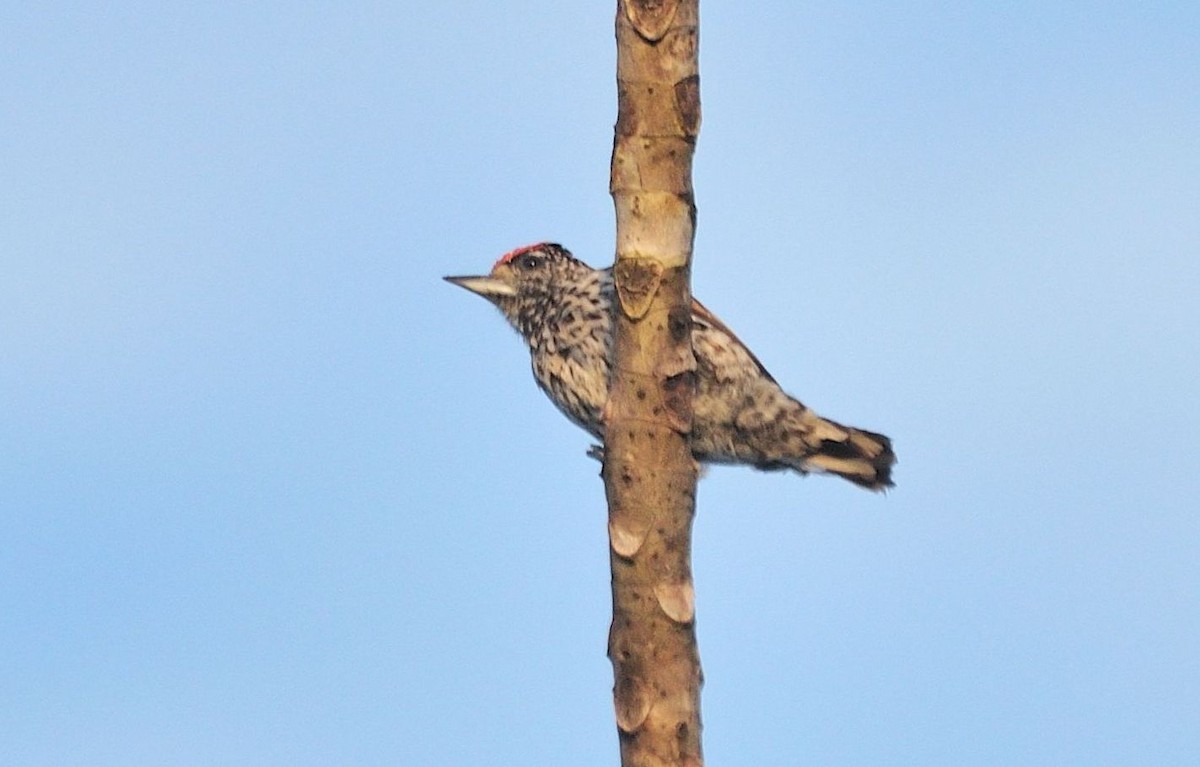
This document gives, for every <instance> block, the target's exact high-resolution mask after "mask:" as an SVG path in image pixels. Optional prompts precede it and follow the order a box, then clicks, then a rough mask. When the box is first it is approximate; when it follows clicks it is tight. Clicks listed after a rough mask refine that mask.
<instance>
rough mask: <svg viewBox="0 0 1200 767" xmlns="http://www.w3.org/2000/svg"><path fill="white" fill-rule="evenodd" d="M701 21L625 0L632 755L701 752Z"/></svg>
mask: <svg viewBox="0 0 1200 767" xmlns="http://www.w3.org/2000/svg"><path fill="white" fill-rule="evenodd" d="M698 23H699V20H698V0H677V1H674V2H673V1H672V0H618V4H617V22H616V34H617V92H618V114H617V124H616V128H615V131H614V133H615V136H614V140H613V156H612V175H611V182H610V191H611V192H612V196H613V204H614V206H615V208H616V214H617V248H616V250H617V261H616V268H615V275H616V285H617V292H618V297H619V309H618V310H617V311H616V314H617V317H616V342H615V358H616V359H615V365H614V367H613V378H612V382H611V394H610V398H609V402H608V405H607V407H606V408H605V417H604V420H605V458H604V472H603V474H604V484H605V492H606V494H607V496H608V509H609V517H608V518H609V543H610V560H611V564H612V592H613V622H612V627H611V628H610V631H609V640H608V655H609V658H610V659H611V660H612V664H613V677H614V686H613V701H614V705H615V708H616V718H617V730H618V734H619V738H620V744H621V764H622V765H623V767H651V766H653V767H659V766H660V765H687V766H688V767H699V766H700V765H702V763H703V760H702V756H701V747H700V683H701V672H700V655H699V651H698V650H697V648H696V633H695V624H694V617H695V599H694V593H695V592H694V589H693V584H692V570H691V549H692V546H691V536H692V517H693V515H694V513H695V497H696V477H697V465H696V462H695V460H694V459H693V458H692V453H691V450H690V448H689V443H688V437H689V434H690V431H691V423H692V408H691V402H692V394H693V391H694V389H695V380H696V376H695V367H696V363H695V358H694V357H693V355H692V347H691V309H690V306H691V291H690V287H689V284H688V283H689V274H690V263H691V252H692V241H693V236H694V232H695V222H696V208H695V203H694V200H693V195H692V154H693V151H694V149H695V142H696V136H697V133H698V132H699V127H700V88H699V76H698V74H697V72H698V65H697V56H696V53H697V34H698Z"/></svg>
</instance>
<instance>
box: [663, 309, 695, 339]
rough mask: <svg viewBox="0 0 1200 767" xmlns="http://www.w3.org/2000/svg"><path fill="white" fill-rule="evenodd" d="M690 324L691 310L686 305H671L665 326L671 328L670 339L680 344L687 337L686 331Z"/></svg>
mask: <svg viewBox="0 0 1200 767" xmlns="http://www.w3.org/2000/svg"><path fill="white" fill-rule="evenodd" d="M691 326H692V312H691V309H689V308H688V307H686V306H674V307H671V313H670V314H669V315H668V316H667V327H668V328H670V330H671V340H672V341H674V342H675V343H677V344H682V343H683V342H684V341H686V340H687V338H688V331H689V330H690V329H691Z"/></svg>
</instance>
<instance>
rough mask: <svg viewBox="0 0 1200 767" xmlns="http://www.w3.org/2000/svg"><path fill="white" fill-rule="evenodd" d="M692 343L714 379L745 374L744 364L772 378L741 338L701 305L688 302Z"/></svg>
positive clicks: (696, 302)
mask: <svg viewBox="0 0 1200 767" xmlns="http://www.w3.org/2000/svg"><path fill="white" fill-rule="evenodd" d="M692 343H693V345H694V346H695V347H696V354H697V355H699V356H701V357H703V358H706V359H707V360H708V361H709V362H710V363H711V364H712V366H713V372H714V373H716V376H717V379H718V380H723V381H733V380H736V379H738V378H740V377H741V376H742V375H745V372H746V369H747V365H746V363H747V361H748V362H750V363H751V364H752V365H753V366H754V367H756V368H757V369H758V372H759V373H761V374H762V375H764V376H766V377H767V378H768V379H769V380H771V381H774V380H775V379H774V378H773V377H772V376H771V374H770V373H768V372H767V369H766V368H765V367H763V364H762V363H761V362H759V361H758V357H755V356H754V353H753V352H751V351H750V350H749V349H748V348H746V345H745V344H744V343H742V341H741V339H739V338H738V337H737V335H736V334H735V333H734V332H733V331H732V330H730V329H729V327H728V326H726V324H725V323H724V322H721V320H719V319H717V315H715V314H713V313H712V312H710V311H709V310H708V307H706V306H705V305H704V304H702V303H700V302H699V301H697V300H696V299H694V298H693V299H692Z"/></svg>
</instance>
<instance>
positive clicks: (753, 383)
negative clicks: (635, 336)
mask: <svg viewBox="0 0 1200 767" xmlns="http://www.w3.org/2000/svg"><path fill="white" fill-rule="evenodd" d="M444 279H445V280H446V281H447V282H450V283H452V284H454V285H457V286H459V287H461V288H465V289H466V290H468V291H470V292H472V293H475V294H476V295H479V296H482V297H483V298H485V299H487V300H488V301H489V302H491V303H492V304H494V305H495V306H496V308H498V309H499V310H500V312H501V313H502V314H503V315H504V317H505V318H506V319H507V320H508V322H509V324H510V325H511V326H512V327H513V328H514V329H515V330H516V331H517V333H519V334H520V335H521V337H522V338H524V339H525V342H526V343H527V344H528V346H529V354H530V361H531V364H532V367H533V377H534V379H535V380H536V381H537V384H538V386H539V387H540V388H541V389H542V391H543V392H545V393H546V395H547V396H549V398H550V400H551V401H552V402H554V404H555V405H556V406H557V407H558V409H559V410H561V411H562V412H563V414H565V415H566V416H567V418H569V419H570V420H571V421H573V422H574V423H576V424H577V425H579V426H581V427H583V428H584V429H585V430H587V431H588V432H589V433H590V434H591V435H592V436H593V437H595V438H596V439H598V440H600V441H601V442H603V439H604V419H603V415H602V414H603V410H604V405H605V403H606V402H607V400H608V387H609V373H610V370H611V366H612V358H613V328H614V312H615V306H616V289H615V286H614V282H613V270H612V268H611V267H609V268H606V269H594V268H592V267H591V266H588V265H587V264H586V263H584V262H583V261H581V260H579V259H577V258H576V257H575V256H573V255H572V254H571V252H570V251H568V250H567V249H566V248H564V247H563V246H562V245H559V244H557V243H553V242H539V243H535V244H532V245H526V246H523V247H520V248H516V249H514V250H510V251H509V252H507V253H505V254H504V255H502V256H501V257H500V258H499V259H498V260H497V261H496V262H495V264H494V265H493V266H492V269H491V272H490V273H488V274H486V275H479V276H452V277H445V278H444ZM691 319H692V348H693V351H694V353H695V357H696V389H695V393H694V395H693V400H692V410H693V420H692V431H691V434H690V446H691V451H692V454H693V456H694V457H695V458H696V459H697V460H698V461H699V462H701V463H702V464H748V465H750V466H753V467H754V468H757V469H761V470H766V471H771V470H786V469H790V470H793V471H795V472H797V473H799V474H802V475H803V474H809V473H823V474H832V475H836V476H839V477H842V478H844V479H846V480H849V481H850V482H852V483H854V484H855V485H858V486H860V487H864V488H867V489H868V490H874V491H882V490H886V489H887V488H889V487H892V486H893V482H892V477H891V474H892V466H893V465H894V464H895V463H896V454H895V453H894V452H893V450H892V442H891V440H890V439H889V438H888V437H885V436H884V435H882V434H878V433H876V432H872V431H867V430H865V429H858V428H855V427H852V426H844V425H842V424H840V423H838V422H836V421H832V420H829V419H826V418H822V417H821V416H819V415H817V414H816V413H815V412H813V411H812V410H811V409H810V408H808V407H807V406H806V405H804V404H803V403H802V402H801V401H800V400H798V399H796V398H794V397H792V396H791V395H789V394H788V393H787V392H785V391H784V390H783V388H782V387H781V386H780V385H779V384H778V383H777V382H776V381H775V379H774V378H773V377H772V376H771V374H770V373H768V372H767V369H766V368H765V367H763V364H762V363H761V362H759V360H758V358H757V357H755V356H754V354H753V353H752V352H751V351H750V349H749V348H747V347H746V345H745V344H743V343H742V342H741V341H740V340H739V339H738V337H737V336H736V335H734V333H733V331H732V330H730V329H729V328H728V327H726V326H725V324H724V323H723V322H721V320H719V319H718V318H717V316H716V315H714V314H713V313H712V312H711V311H709V310H708V309H707V308H706V307H705V306H704V305H703V304H701V303H700V302H699V301H696V300H695V299H693V300H692V305H691Z"/></svg>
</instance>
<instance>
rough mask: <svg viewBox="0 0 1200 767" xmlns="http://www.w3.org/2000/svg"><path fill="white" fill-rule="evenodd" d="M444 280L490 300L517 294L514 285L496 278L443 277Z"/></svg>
mask: <svg viewBox="0 0 1200 767" xmlns="http://www.w3.org/2000/svg"><path fill="white" fill-rule="evenodd" d="M442 279H443V280H445V281H446V282H449V283H453V284H455V285H457V286H459V287H460V288H466V289H467V290H469V291H471V292H472V293H475V294H477V295H480V296H483V297H484V298H486V299H488V300H494V299H497V298H508V297H510V296H515V295H516V294H517V291H516V290H515V289H514V288H513V286H512V285H509V284H508V283H507V282H503V281H501V280H498V279H496V278H495V277H486V276H482V277H443V278H442Z"/></svg>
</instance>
